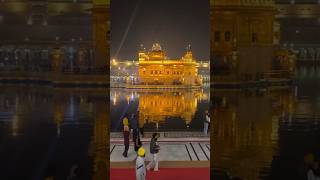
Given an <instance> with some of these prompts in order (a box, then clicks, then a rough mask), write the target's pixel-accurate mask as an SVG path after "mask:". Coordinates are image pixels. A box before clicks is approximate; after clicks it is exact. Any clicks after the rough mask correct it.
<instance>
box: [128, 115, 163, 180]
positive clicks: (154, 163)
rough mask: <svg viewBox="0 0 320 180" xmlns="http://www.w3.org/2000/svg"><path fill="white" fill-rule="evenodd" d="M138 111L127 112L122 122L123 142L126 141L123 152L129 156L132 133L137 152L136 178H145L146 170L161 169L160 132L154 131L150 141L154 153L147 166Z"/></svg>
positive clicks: (151, 151)
mask: <svg viewBox="0 0 320 180" xmlns="http://www.w3.org/2000/svg"><path fill="white" fill-rule="evenodd" d="M138 113H139V112H137V114H133V115H131V117H129V116H128V114H125V116H124V118H123V120H122V123H123V142H124V152H123V153H122V155H123V157H125V158H127V157H128V151H129V146H130V135H131V134H132V141H133V144H134V151H135V152H136V154H137V158H136V179H137V180H145V178H146V170H151V169H153V170H154V171H159V159H158V156H157V154H158V153H159V150H160V146H159V144H158V141H157V140H158V138H159V137H160V134H159V133H153V134H152V138H151V141H150V153H151V154H152V160H151V161H150V162H149V164H148V165H147V167H146V166H145V149H144V147H143V146H142V142H141V140H140V135H142V136H143V135H144V134H143V130H142V129H140V128H139V125H138V122H139V121H138Z"/></svg>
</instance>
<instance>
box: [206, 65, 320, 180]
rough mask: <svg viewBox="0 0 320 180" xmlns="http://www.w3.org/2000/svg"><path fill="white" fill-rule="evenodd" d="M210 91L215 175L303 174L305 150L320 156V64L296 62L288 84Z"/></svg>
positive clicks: (250, 177)
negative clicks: (297, 66) (291, 82)
mask: <svg viewBox="0 0 320 180" xmlns="http://www.w3.org/2000/svg"><path fill="white" fill-rule="evenodd" d="M211 96H212V97H213V98H212V99H213V100H214V102H213V104H214V106H215V107H216V108H215V110H214V116H213V131H214V134H213V136H211V138H213V139H212V141H211V142H213V147H214V151H213V169H214V172H216V173H215V177H216V179H219V177H220V179H223V178H222V177H223V174H224V173H228V174H229V175H231V176H235V177H239V178H241V179H246V180H256V179H276V180H277V179H290V180H292V179H297V180H304V179H305V175H306V170H305V164H304V155H305V154H307V153H313V154H315V156H316V158H317V160H318V161H319V160H320V141H319V139H320V69H316V68H312V67H310V68H306V67H305V68H300V69H299V70H298V72H297V84H296V85H295V86H293V87H288V88H283V89H271V88H269V89H264V90H247V91H233V92H230V91H229V92H227V91H215V90H213V91H212V92H211Z"/></svg>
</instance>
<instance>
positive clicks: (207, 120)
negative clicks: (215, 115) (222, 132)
mask: <svg viewBox="0 0 320 180" xmlns="http://www.w3.org/2000/svg"><path fill="white" fill-rule="evenodd" d="M209 125H210V113H209V112H208V110H206V112H205V121H204V123H203V133H204V135H208V129H209Z"/></svg>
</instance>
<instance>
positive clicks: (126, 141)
mask: <svg viewBox="0 0 320 180" xmlns="http://www.w3.org/2000/svg"><path fill="white" fill-rule="evenodd" d="M129 136H130V132H129V121H128V118H127V117H125V118H123V143H124V152H123V153H122V155H123V157H128V150H129Z"/></svg>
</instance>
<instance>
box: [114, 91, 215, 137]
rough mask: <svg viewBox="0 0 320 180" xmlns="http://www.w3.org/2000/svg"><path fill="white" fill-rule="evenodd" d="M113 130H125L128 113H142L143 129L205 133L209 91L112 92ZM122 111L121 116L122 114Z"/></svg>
mask: <svg viewBox="0 0 320 180" xmlns="http://www.w3.org/2000/svg"><path fill="white" fill-rule="evenodd" d="M110 97H111V103H112V105H111V121H112V122H111V130H112V131H118V130H120V129H119V128H121V126H120V124H119V122H120V119H121V115H124V113H126V112H127V113H129V114H131V113H136V112H137V111H139V126H140V127H145V129H146V130H147V131H148V130H162V131H171V130H173V131H176V130H177V131H180V130H201V128H203V127H202V126H203V121H204V111H205V110H206V109H207V108H208V103H209V98H210V97H209V94H208V92H206V91H203V90H199V91H187V90H186V91H181V90H180V91H178V92H177V91H171V90H167V91H156V90H140V91H138V90H119V89H114V90H111V94H110ZM119 110H121V113H119Z"/></svg>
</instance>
